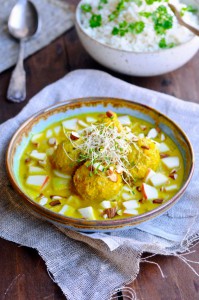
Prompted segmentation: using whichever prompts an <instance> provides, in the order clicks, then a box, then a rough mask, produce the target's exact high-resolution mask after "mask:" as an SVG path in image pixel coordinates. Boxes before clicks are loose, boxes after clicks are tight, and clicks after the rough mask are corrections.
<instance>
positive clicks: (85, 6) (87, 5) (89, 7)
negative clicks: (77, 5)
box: [81, 4, 92, 12]
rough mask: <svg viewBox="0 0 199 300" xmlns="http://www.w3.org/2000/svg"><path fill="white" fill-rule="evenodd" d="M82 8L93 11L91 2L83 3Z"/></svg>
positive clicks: (85, 10) (84, 10)
mask: <svg viewBox="0 0 199 300" xmlns="http://www.w3.org/2000/svg"><path fill="white" fill-rule="evenodd" d="M81 9H82V11H83V12H91V11H92V7H91V5H90V4H82V5H81Z"/></svg>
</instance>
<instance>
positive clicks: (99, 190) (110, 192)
mask: <svg viewBox="0 0 199 300" xmlns="http://www.w3.org/2000/svg"><path fill="white" fill-rule="evenodd" d="M111 173H112V174H114V175H113V176H114V181H112V180H113V178H112V177H111V176H109V174H107V172H101V171H98V172H97V174H95V172H91V171H90V167H88V162H86V163H84V165H82V166H81V167H79V168H78V169H77V170H76V172H75V175H74V177H73V182H74V185H75V188H76V191H77V192H78V194H79V195H80V196H81V197H82V198H83V199H86V200H90V201H98V202H101V201H102V200H110V199H114V197H116V196H117V194H118V193H119V191H120V190H121V188H122V185H123V183H122V177H121V175H119V174H117V173H116V172H114V171H113V172H111Z"/></svg>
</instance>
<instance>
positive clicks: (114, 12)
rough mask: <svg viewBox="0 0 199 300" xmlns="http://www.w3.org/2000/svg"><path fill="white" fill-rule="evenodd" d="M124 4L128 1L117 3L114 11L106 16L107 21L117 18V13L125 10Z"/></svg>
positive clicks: (122, 0) (121, 0)
mask: <svg viewBox="0 0 199 300" xmlns="http://www.w3.org/2000/svg"><path fill="white" fill-rule="evenodd" d="M125 2H128V0H120V1H119V3H118V5H117V6H116V9H115V10H114V11H113V12H112V13H111V14H110V15H109V16H108V18H109V21H113V20H115V19H116V18H117V17H118V15H119V13H120V12H121V11H122V10H123V9H124V8H125Z"/></svg>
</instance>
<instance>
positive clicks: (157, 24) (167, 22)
mask: <svg viewBox="0 0 199 300" xmlns="http://www.w3.org/2000/svg"><path fill="white" fill-rule="evenodd" d="M152 20H153V22H154V29H155V31H156V32H157V33H158V34H164V33H165V31H166V30H168V29H170V28H172V26H173V17H172V15H170V14H168V12H167V8H166V7H165V6H164V5H160V6H159V7H158V8H157V9H156V10H155V11H154V12H153V13H152Z"/></svg>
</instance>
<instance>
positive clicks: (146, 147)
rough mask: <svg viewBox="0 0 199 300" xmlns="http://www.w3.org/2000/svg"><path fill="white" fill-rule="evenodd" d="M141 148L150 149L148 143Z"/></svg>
mask: <svg viewBox="0 0 199 300" xmlns="http://www.w3.org/2000/svg"><path fill="white" fill-rule="evenodd" d="M141 148H142V149H146V150H149V149H150V147H149V146H147V145H142V146H141Z"/></svg>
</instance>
